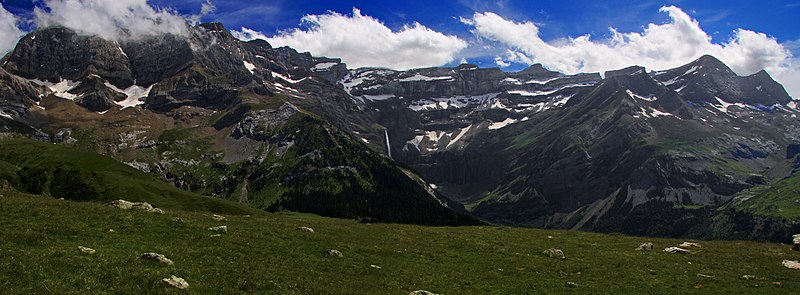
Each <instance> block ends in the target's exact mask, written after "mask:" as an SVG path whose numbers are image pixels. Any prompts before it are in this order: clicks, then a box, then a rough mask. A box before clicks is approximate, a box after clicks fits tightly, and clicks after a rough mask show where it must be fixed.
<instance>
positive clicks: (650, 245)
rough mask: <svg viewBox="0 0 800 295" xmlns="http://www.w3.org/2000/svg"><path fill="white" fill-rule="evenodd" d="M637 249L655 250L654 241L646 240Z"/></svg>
mask: <svg viewBox="0 0 800 295" xmlns="http://www.w3.org/2000/svg"><path fill="white" fill-rule="evenodd" d="M636 251H653V243H650V242H645V243H643V244H641V245H639V247H638V248H636Z"/></svg>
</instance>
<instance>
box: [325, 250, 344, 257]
mask: <svg viewBox="0 0 800 295" xmlns="http://www.w3.org/2000/svg"><path fill="white" fill-rule="evenodd" d="M328 255H330V256H336V257H343V256H344V255H343V254H342V252H341V251H339V250H328Z"/></svg>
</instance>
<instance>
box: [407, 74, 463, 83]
mask: <svg viewBox="0 0 800 295" xmlns="http://www.w3.org/2000/svg"><path fill="white" fill-rule="evenodd" d="M442 80H446V81H455V79H454V78H453V77H450V76H442V77H428V76H423V75H420V74H415V75H414V76H411V77H407V78H403V79H400V80H399V81H400V82H416V81H425V82H430V81H442Z"/></svg>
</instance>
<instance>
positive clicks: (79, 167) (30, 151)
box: [0, 139, 260, 214]
mask: <svg viewBox="0 0 800 295" xmlns="http://www.w3.org/2000/svg"><path fill="white" fill-rule="evenodd" d="M2 180H5V181H8V182H9V183H10V184H11V185H12V186H13V187H15V188H18V189H21V190H23V191H26V192H29V193H34V194H42V195H49V196H53V197H55V198H65V199H76V200H93V201H109V200H114V199H125V200H129V201H139V202H141V201H144V202H149V203H151V204H153V205H154V206H156V207H160V208H167V209H181V210H188V211H206V212H217V213H228V214H255V213H259V212H260V211H259V210H256V209H251V208H248V207H246V206H241V205H238V204H236V203H234V202H231V201H226V200H221V199H218V198H211V197H206V196H201V195H198V194H194V193H190V192H186V191H183V190H180V189H177V188H175V187H174V186H171V185H169V184H167V183H165V182H163V181H161V180H159V179H157V178H155V177H154V176H152V175H148V174H145V173H142V172H141V171H139V170H136V169H134V168H132V167H129V166H128V165H125V164H122V163H120V162H117V161H116V160H114V159H112V158H109V157H105V156H100V155H98V154H95V153H91V152H85V151H81V150H78V149H74V148H69V147H64V146H60V145H54V144H48V143H43V142H40V141H35V140H30V139H5V140H0V181H2Z"/></svg>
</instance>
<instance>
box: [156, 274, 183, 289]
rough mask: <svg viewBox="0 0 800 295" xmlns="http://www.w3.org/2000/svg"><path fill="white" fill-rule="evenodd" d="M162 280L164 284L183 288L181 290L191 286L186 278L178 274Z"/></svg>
mask: <svg viewBox="0 0 800 295" xmlns="http://www.w3.org/2000/svg"><path fill="white" fill-rule="evenodd" d="M161 282H163V283H164V284H166V285H168V286H171V287H175V288H178V289H181V290H183V289H186V288H189V283H187V282H186V280H184V279H183V278H179V277H176V276H171V277H169V278H165V279H163V280H161Z"/></svg>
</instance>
